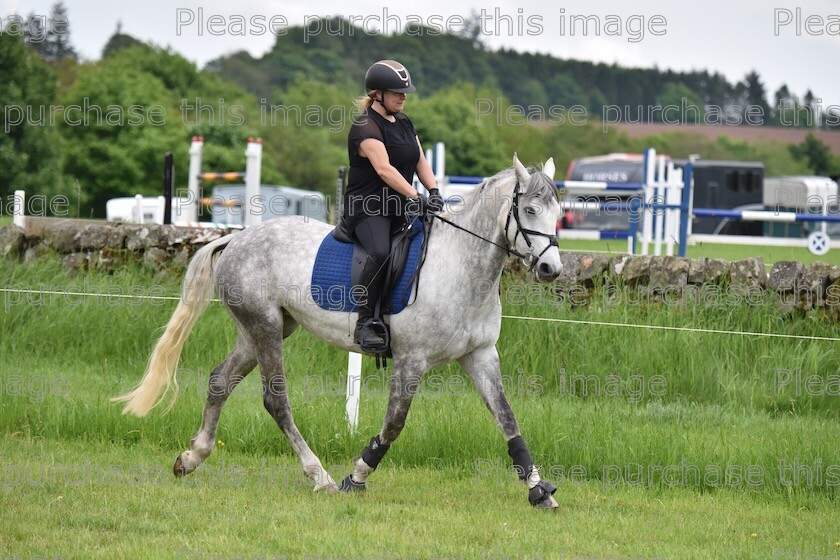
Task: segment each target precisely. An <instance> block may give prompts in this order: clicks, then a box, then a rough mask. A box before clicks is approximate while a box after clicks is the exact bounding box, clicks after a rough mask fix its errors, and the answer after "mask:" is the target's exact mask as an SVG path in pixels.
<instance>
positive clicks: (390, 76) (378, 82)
mask: <svg viewBox="0 0 840 560" xmlns="http://www.w3.org/2000/svg"><path fill="white" fill-rule="evenodd" d="M365 89H366V90H367V91H368V92H372V91H374V90H383V91H384V90H388V91H395V92H397V93H411V92H413V91H416V89H415V87H414V85H413V84H412V83H411V75H410V74H409V73H408V69H407V68H406V67H405V66H403V65H402V64H400V63H399V62H397V61H396V60H380V61H379V62H375V63H374V64H373V65H372V66H371V67H370V68H368V71H367V73H366V74H365Z"/></svg>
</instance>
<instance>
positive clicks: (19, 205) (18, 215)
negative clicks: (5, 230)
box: [12, 191, 26, 229]
mask: <svg viewBox="0 0 840 560" xmlns="http://www.w3.org/2000/svg"><path fill="white" fill-rule="evenodd" d="M12 214H13V215H14V218H12V222H13V223H14V224H15V225H16V226H18V227H19V228H24V229H26V192H25V191H15V207H14V210H13V211H12Z"/></svg>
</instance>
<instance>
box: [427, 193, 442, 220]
mask: <svg viewBox="0 0 840 560" xmlns="http://www.w3.org/2000/svg"><path fill="white" fill-rule="evenodd" d="M429 211H430V212H431V213H433V214H437V213H438V212H442V211H443V197H442V196H441V195H440V189H437V188H435V189H431V190H430V191H429Z"/></svg>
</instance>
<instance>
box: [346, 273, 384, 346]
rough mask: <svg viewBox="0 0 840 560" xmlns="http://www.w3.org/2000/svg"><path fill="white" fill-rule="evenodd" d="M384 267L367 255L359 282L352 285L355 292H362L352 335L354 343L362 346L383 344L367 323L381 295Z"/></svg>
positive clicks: (382, 340)
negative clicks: (357, 317)
mask: <svg viewBox="0 0 840 560" xmlns="http://www.w3.org/2000/svg"><path fill="white" fill-rule="evenodd" d="M384 269H385V267H384V266H382V265H381V264H380V263H377V262H376V261H375V260H374V259H372V258H371V257H368V258H367V262H366V263H365V266H364V268H363V269H362V274H361V277H360V278H359V284H358V285H356V286H354V287H353V288H354V290H356V292H357V293H358V292H361V293H363V294H364V295H363V296H362V297H361V298H360V301H359V302H358V305H357V308H358V310H359V320H358V321H357V322H356V331H355V335H354V336H355V340H356V343H357V344H358V345H359V346H361V347H362V348H371V347H383V346H384V345H385V339H384V338H382V336H381V335H380V334H379V333H377V332H376V331H375V330H374V329H373V328H371V327H370V325H369V321H370V319H371V318H372V317H373V311H374V309H375V308H376V302H377V301H379V297H380V295H381V293H380V292H381V291H382V285H383V284H384V280H385V270H384ZM362 290H364V291H362Z"/></svg>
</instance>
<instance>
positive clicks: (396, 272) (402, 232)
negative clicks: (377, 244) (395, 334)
mask: <svg viewBox="0 0 840 560" xmlns="http://www.w3.org/2000/svg"><path fill="white" fill-rule="evenodd" d="M422 231H423V225H422V222H421V221H420V220H415V221H414V222H413V223H412V224H406V225H404V226H402V228H400V229H399V230H397V231H396V232H394V233H392V234H391V250H390V252H389V254H390V256H389V257H388V264H387V267H388V268H387V274H386V277H385V284H384V286H383V288H382V293H381V294H380V298H379V305H378V309H379V310H380V311H381V313H382V314H383V315H388V314H392V313H399V312H400V311H402V310H403V308H404V306H402V305H399V302H392V301H391V293H392V291H394V290H393V289H392V288H394V287H397V286H398V285H399V284H400V279H401V278H402V276H403V274H404V273H405V269H406V264H407V262H408V254H409V249H410V248H411V246H412V243H411V241H412V240H413V239H414V238H415V237H416V236H417V235H418V234H419V233H420V232H422ZM332 235H333V237H334V238H335V240H336V241H338V242H340V243H352V244H353V259H352V261H351V263H352V264H351V268H350V284H351V285H354V286H355V285H357V284H359V283H360V278H361V276H362V268H363V267H364V265H365V262H366V261H367V258H368V253H367V251H365V249H364V247H362V246H361V245H359V244H358V243H356V239H355V237H353V234H352V233H350V232H349V231H348V229H347V224H346V223H345V221H344V220H343V219H342V220H339V222H338V225H337V226H335V229H334V230H333V232H332ZM421 239H422V238H421ZM408 287H409V288H410V286H408ZM397 295H407V294H397Z"/></svg>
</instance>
